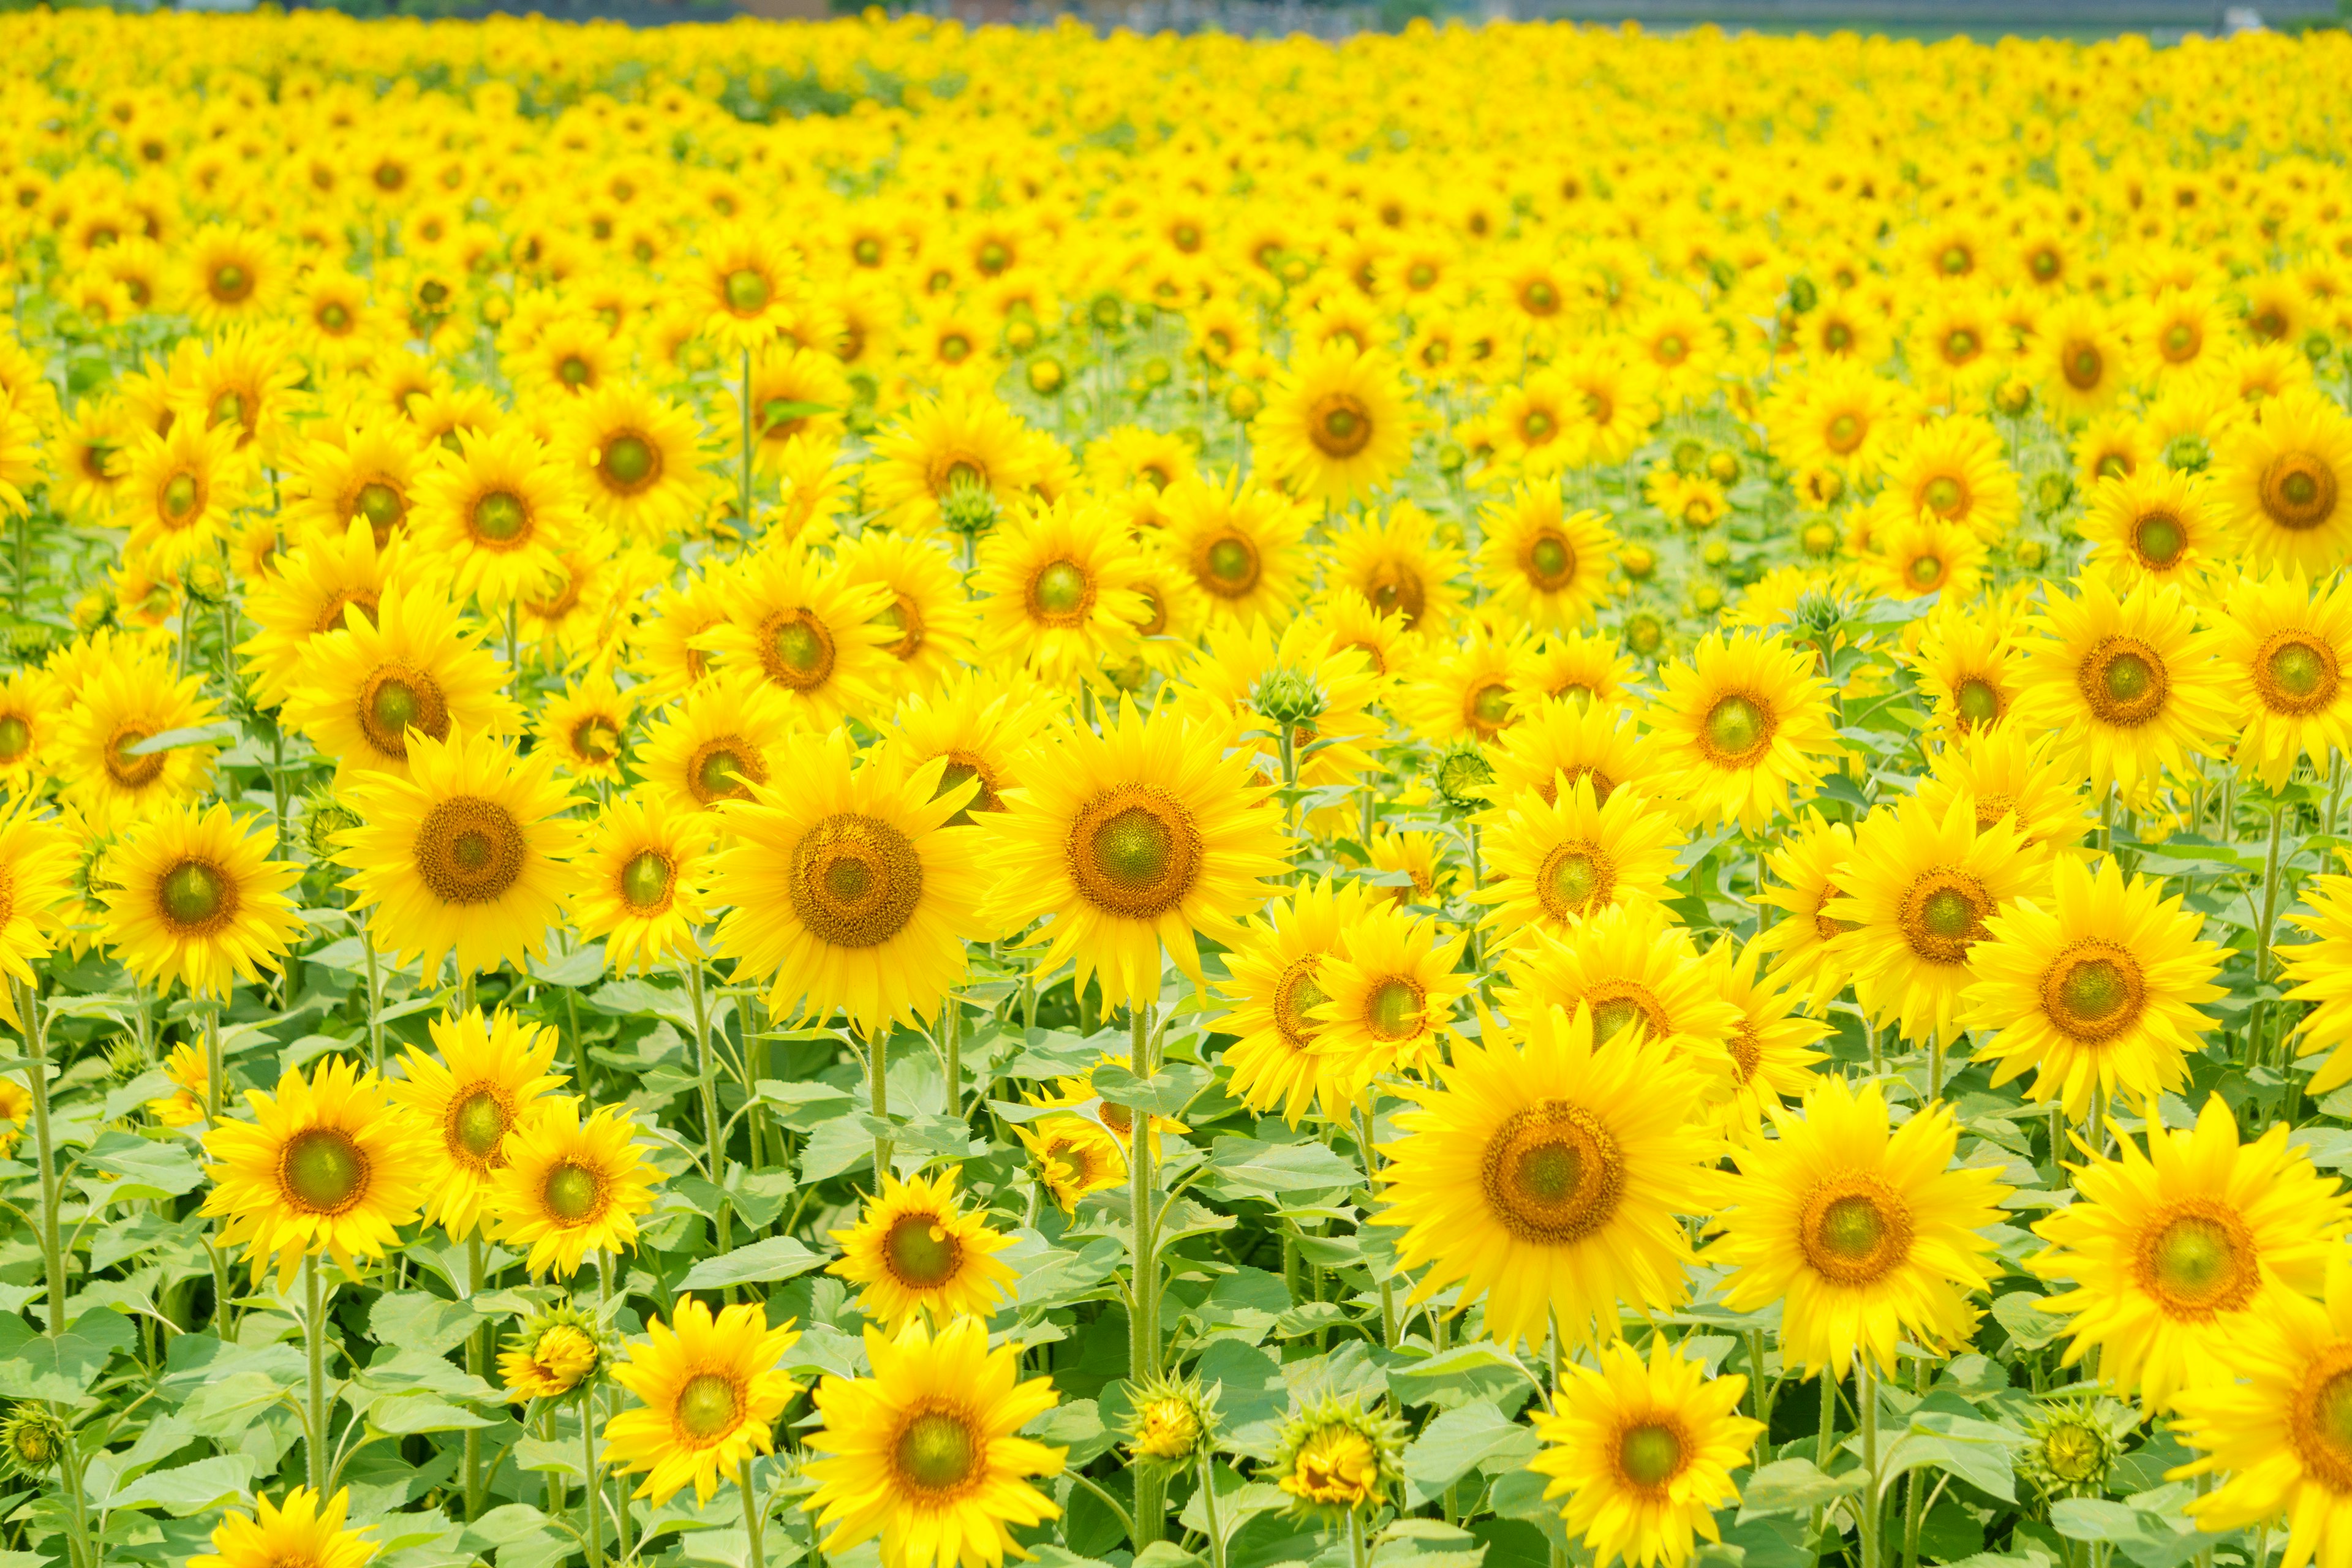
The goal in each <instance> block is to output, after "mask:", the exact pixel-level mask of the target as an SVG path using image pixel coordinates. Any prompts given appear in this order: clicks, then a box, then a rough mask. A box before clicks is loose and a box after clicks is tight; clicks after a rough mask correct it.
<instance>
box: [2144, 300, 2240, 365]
mask: <svg viewBox="0 0 2352 1568" xmlns="http://www.w3.org/2000/svg"><path fill="white" fill-rule="evenodd" d="M2221 331H2222V327H2221V306H2220V304H2219V303H2218V302H2217V301H2216V300H2214V299H2213V297H2212V296H2211V295H2210V294H2209V293H2207V292H2205V291H2204V290H2202V289H2168V290H2167V291H2166V292H2165V293H2164V294H2162V295H2161V296H2159V297H2158V298H2155V299H2152V300H2147V302H2146V303H2145V304H2144V305H2143V306H2142V307H2141V310H2140V316H2139V320H2138V321H2136V322H2135V323H2133V329H2132V340H2133V342H2134V343H2135V344H2137V347H2138V349H2139V353H2140V379H2141V380H2142V381H2144V382H2148V383H2152V384H2156V385H2158V386H2165V385H2168V384H2170V383H2173V382H2176V381H2179V380H2184V379H2187V378H2189V377H2190V376H2196V375H2200V374H2201V373H2202V372H2204V371H2206V370H2208V369H2210V368H2211V365H2212V361H2211V360H2210V358H2208V357H2207V355H2206V351H2207V350H2208V349H2209V348H2210V347H2211V346H2213V345H2214V344H2216V343H2219V342H2221Z"/></svg>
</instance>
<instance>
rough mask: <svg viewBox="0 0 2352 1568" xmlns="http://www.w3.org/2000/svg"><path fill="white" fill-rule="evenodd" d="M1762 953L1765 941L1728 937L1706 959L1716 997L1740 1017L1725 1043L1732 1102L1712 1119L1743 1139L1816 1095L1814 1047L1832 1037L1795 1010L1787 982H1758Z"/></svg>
mask: <svg viewBox="0 0 2352 1568" xmlns="http://www.w3.org/2000/svg"><path fill="white" fill-rule="evenodd" d="M1763 953H1764V945H1763V943H1762V942H1756V941H1750V942H1748V943H1747V944H1746V945H1745V946H1742V945H1740V944H1738V942H1734V941H1733V940H1732V939H1731V938H1730V937H1728V936H1724V937H1719V938H1717V941H1716V944H1715V946H1714V947H1713V948H1711V949H1709V950H1708V952H1707V955H1706V958H1707V966H1708V968H1709V969H1710V970H1711V971H1712V972H1713V973H1714V975H1715V983H1716V988H1717V994H1719V995H1721V996H1722V998H1723V999H1724V1000H1725V1001H1726V1002H1728V1003H1730V1004H1731V1005H1732V1006H1733V1007H1734V1008H1736V1009H1737V1010H1738V1015H1739V1021H1738V1023H1736V1024H1734V1025H1733V1026H1731V1036H1730V1038H1729V1039H1728V1040H1727V1041H1726V1042H1725V1049H1726V1050H1727V1052H1729V1054H1730V1057H1731V1081H1732V1095H1731V1099H1730V1100H1727V1101H1725V1102H1724V1103H1723V1104H1721V1105H1719V1106H1716V1107H1712V1108H1710V1119H1711V1120H1713V1121H1717V1122H1718V1123H1719V1124H1720V1125H1722V1126H1723V1128H1724V1129H1725V1131H1727V1132H1729V1133H1732V1134H1735V1135H1738V1136H1743V1137H1744V1136H1753V1135H1754V1134H1755V1132H1756V1131H1757V1130H1758V1129H1759V1128H1760V1127H1761V1126H1763V1124H1764V1119H1765V1116H1766V1113H1767V1112H1768V1111H1769V1110H1771V1109H1772V1108H1773V1107H1774V1106H1777V1105H1780V1104H1783V1103H1784V1102H1786V1101H1788V1100H1802V1099H1803V1098H1804V1097H1805V1096H1806V1094H1807V1093H1808V1092H1810V1091H1811V1089H1812V1085H1813V1078H1814V1074H1813V1071H1812V1067H1813V1064H1814V1063H1815V1062H1818V1061H1820V1060H1821V1059H1822V1053H1821V1052H1819V1051H1816V1050H1814V1049H1812V1048H1811V1047H1813V1046H1814V1045H1815V1044H1816V1043H1818V1042H1819V1041H1821V1040H1822V1039H1824V1038H1826V1037H1828V1035H1829V1033H1830V1026H1829V1025H1827V1024H1826V1023H1823V1022H1822V1020H1820V1019H1818V1018H1808V1017H1806V1016H1803V1015H1802V1014H1800V1013H1798V1012H1797V1011H1795V1008H1796V1005H1797V1003H1798V1001H1799V999H1800V998H1799V997H1798V996H1796V995H1795V994H1792V993H1791V991H1790V984H1789V983H1788V982H1787V981H1785V980H1783V979H1781V978H1780V976H1778V975H1767V976H1765V977H1763V978H1761V979H1759V978H1758V976H1757V973H1756V965H1757V963H1758V961H1759V959H1760V958H1761V957H1762V956H1763Z"/></svg>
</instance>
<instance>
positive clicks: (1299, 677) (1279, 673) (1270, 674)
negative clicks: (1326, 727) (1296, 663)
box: [1250, 666, 1324, 730]
mask: <svg viewBox="0 0 2352 1568" xmlns="http://www.w3.org/2000/svg"><path fill="white" fill-rule="evenodd" d="M1250 706H1251V707H1252V708H1254V709H1255V710H1257V711H1258V712H1259V713H1262V714H1264V715H1265V719H1266V721H1268V722H1269V723H1272V724H1276V725H1278V726H1280V727H1281V728H1283V729H1286V730H1297V728H1299V726H1301V725H1308V724H1312V723H1314V722H1315V721H1316V720H1318V719H1319V718H1321V717H1322V716H1323V706H1324V704H1323V689H1322V688H1321V687H1320V686H1318V685H1317V684H1316V682H1315V677H1314V676H1312V675H1310V674H1308V673H1307V671H1306V670H1303V669H1293V668H1289V667H1288V666H1277V667H1276V668H1273V669H1270V670H1267V671H1266V672H1265V674H1264V675H1261V676H1259V677H1258V679H1257V684H1256V685H1255V686H1253V687H1251V688H1250Z"/></svg>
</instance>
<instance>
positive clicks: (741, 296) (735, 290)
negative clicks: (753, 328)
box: [726, 267, 775, 316]
mask: <svg viewBox="0 0 2352 1568" xmlns="http://www.w3.org/2000/svg"><path fill="white" fill-rule="evenodd" d="M726 290H727V308H728V309H729V310H732V311H734V312H735V314H737V315H739V316H756V315H758V314H759V313H760V312H761V311H762V310H766V309H767V308H768V300H770V299H771V298H772V297H773V295H774V293H775V290H774V289H771V288H770V287H769V286H768V279H766V277H764V276H763V275H761V273H759V272H756V271H754V270H752V269H751V268H749V267H739V268H735V270H734V271H732V272H730V273H729V274H728V275H727V282H726Z"/></svg>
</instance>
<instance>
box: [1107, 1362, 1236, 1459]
mask: <svg viewBox="0 0 2352 1568" xmlns="http://www.w3.org/2000/svg"><path fill="white" fill-rule="evenodd" d="M1217 1393H1218V1389H1217V1388H1215V1387H1209V1388H1203V1387H1202V1384H1201V1380H1200V1379H1199V1378H1197V1377H1168V1376H1164V1375H1163V1376H1159V1377H1154V1378H1151V1379H1150V1380H1149V1381H1147V1382H1145V1383H1144V1384H1140V1385H1139V1386H1130V1387H1129V1390H1128V1397H1129V1400H1130V1401H1131V1406H1132V1407H1131V1409H1130V1410H1129V1415H1128V1420H1127V1450H1128V1452H1129V1453H1130V1454H1132V1455H1133V1456H1134V1457H1135V1458H1137V1459H1139V1460H1141V1461H1144V1462H1146V1463H1150V1464H1156V1465H1164V1466H1166V1467H1167V1468H1170V1469H1181V1468H1184V1467H1185V1466H1188V1465H1191V1464H1192V1463H1194V1462H1195V1461H1197V1460H1198V1459H1199V1458H1201V1457H1202V1455H1204V1454H1207V1453H1210V1452H1211V1451H1213V1449H1214V1448H1215V1447H1216V1436H1217Z"/></svg>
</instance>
